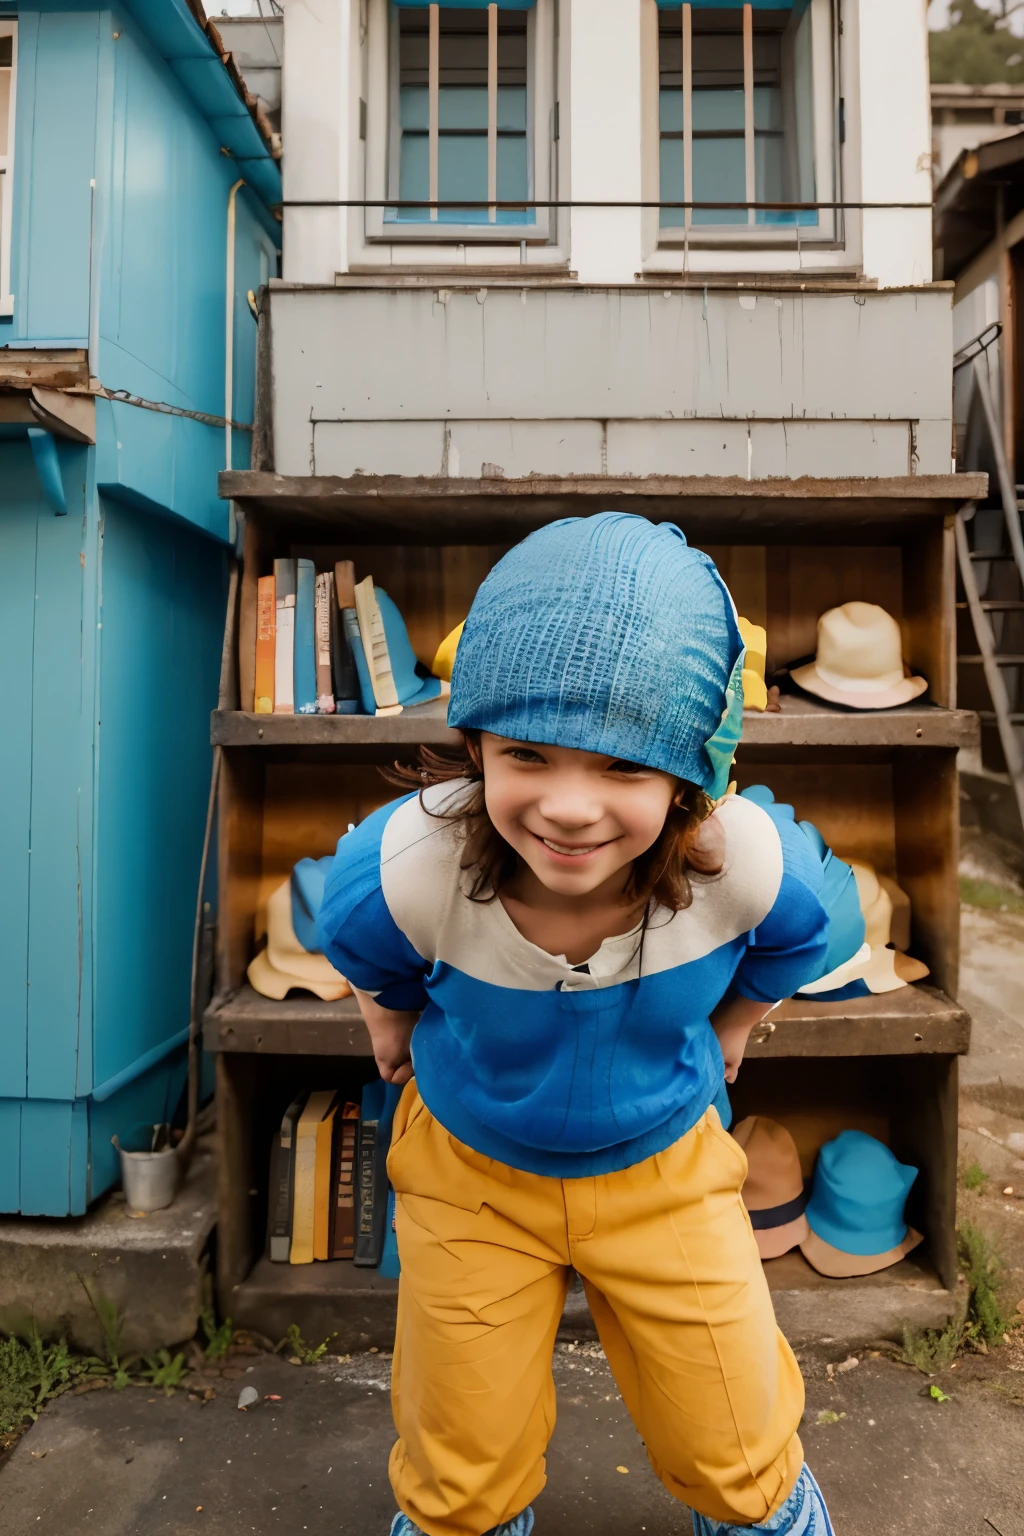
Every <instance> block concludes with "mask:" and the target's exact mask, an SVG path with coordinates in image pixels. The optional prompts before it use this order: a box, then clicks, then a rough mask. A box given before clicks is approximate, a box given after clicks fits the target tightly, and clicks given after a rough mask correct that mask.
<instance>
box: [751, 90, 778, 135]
mask: <svg viewBox="0 0 1024 1536" xmlns="http://www.w3.org/2000/svg"><path fill="white" fill-rule="evenodd" d="M754 128H755V129H770V130H772V131H773V132H775V133H781V132H782V91H781V90H780V89H779V87H778V86H777V85H755V87H754Z"/></svg>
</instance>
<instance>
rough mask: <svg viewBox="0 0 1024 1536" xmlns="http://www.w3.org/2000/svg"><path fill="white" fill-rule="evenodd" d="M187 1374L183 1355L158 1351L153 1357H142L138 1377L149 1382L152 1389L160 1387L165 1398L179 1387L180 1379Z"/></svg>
mask: <svg viewBox="0 0 1024 1536" xmlns="http://www.w3.org/2000/svg"><path fill="white" fill-rule="evenodd" d="M187 1374H188V1366H187V1365H186V1364H185V1356H184V1355H183V1354H177V1355H172V1354H171V1352H170V1350H169V1349H158V1350H157V1352H156V1354H155V1355H144V1356H143V1364H142V1366H141V1367H140V1369H139V1375H140V1376H141V1377H143V1379H144V1380H145V1381H151V1382H152V1383H153V1385H154V1387H162V1388H163V1390H164V1393H165V1395H166V1396H167V1397H170V1395H171V1393H172V1392H173V1391H174V1390H175V1388H176V1387H180V1386H181V1381H182V1377H183V1376H186V1375H187Z"/></svg>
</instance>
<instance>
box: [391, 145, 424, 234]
mask: <svg viewBox="0 0 1024 1536" xmlns="http://www.w3.org/2000/svg"><path fill="white" fill-rule="evenodd" d="M398 196H399V198H400V199H401V201H402V202H403V203H405V202H411V201H412V200H413V199H414V198H417V197H423V198H429V197H430V141H429V139H428V138H427V135H426V134H425V133H422V134H414V133H403V135H402V149H401V156H400V160H399V171H398ZM385 217H386V218H387V219H389V220H390V219H397V220H399V221H401V220H403V219H411V220H413V221H414V222H417V223H419V222H422V220H423V219H429V217H430V209H429V208H399V209H388V210H387V212H386V214H385Z"/></svg>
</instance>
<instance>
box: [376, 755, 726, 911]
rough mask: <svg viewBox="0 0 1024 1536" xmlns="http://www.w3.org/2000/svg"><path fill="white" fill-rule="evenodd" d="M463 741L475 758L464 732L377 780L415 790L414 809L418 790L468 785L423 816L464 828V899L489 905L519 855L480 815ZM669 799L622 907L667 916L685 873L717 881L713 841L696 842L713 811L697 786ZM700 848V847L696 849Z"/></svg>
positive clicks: (477, 775) (682, 895)
mask: <svg viewBox="0 0 1024 1536" xmlns="http://www.w3.org/2000/svg"><path fill="white" fill-rule="evenodd" d="M470 743H471V744H472V746H473V747H474V748H475V750H476V752H477V753H478V754H479V746H480V732H479V731H465V732H463V744H462V746H461V747H443V748H441V749H440V750H436V749H435V748H433V747H427V746H421V747H420V749H419V756H418V760H417V762H416V764H415V765H413V766H407V765H403V764H401V763H396V764H395V765H394V767H393V768H390V769H384V770H383V772H384V776H385V778H386V779H388V781H389V782H390V783H392V784H396V785H399V786H400V787H401V788H402V789H418V790H419V792H420V804H421V805H422V804H423V791H424V790H425V789H429V788H430V787H431V786H432V785H434V784H450V783H453V782H454V781H455V780H457V779H464V780H467V781H468V783H469V789H468V791H467V793H466V794H463V795H459V796H458V797H457V801H455V800H452V801H449V802H448V803H447V804H446V805H444V806H442V807H441V808H440V809H437V810H429V809H428V807H427V806H425V805H424V807H423V808H424V810H426V811H427V812H428V815H431V816H436V817H437V818H438V819H439V820H442V821H451V822H463V823H464V824H465V827H466V846H465V851H464V853H463V856H462V867H463V869H465V870H468V871H470V872H471V881H470V886H469V890H468V891H467V895H468V896H469V898H470V900H471V901H493V900H494V898H495V897H496V896H497V894H498V892H499V891H500V890H501V888H502V887H503V886H504V885H506V884H507V883H508V882H509V881H510V880H511V879H512V877H513V876H514V875H515V873H516V871H517V870H518V868H519V855H518V854H517V853H516V852H515V850H514V849H513V848H512V847H511V846H510V845H509V844H508V843H507V842H506V841H505V839H504V838H503V837H502V835H501V833H500V832H499V831H498V830H497V828H496V827H495V826H494V824H493V822H492V821H491V818H490V817H489V816H488V814H487V807H486V804H485V801H484V776H483V771H482V769H481V768H480V767H479V765H478V762H477V758H476V757H474V755H473V753H472V752H471V751H470ZM677 782H678V786H679V788H678V790H677V794H676V799H675V801H674V802H673V805H672V807H671V809H670V810H669V813H668V815H667V816H666V818H665V825H664V827H663V828H662V830H661V832H660V833H659V835H658V837H657V838H656V839H655V841H654V842H653V843H652V844H651V846H650V848H648V849H647V851H646V853H643V854H641V855H640V857H639V858H638V859H635V860H634V862H633V869H632V872H631V874H630V877H629V881H628V883H627V885H626V888H625V891H624V893H623V895H624V897H625V899H626V901H627V902H628V903H629V905H631V906H633V905H638V904H639V903H641V902H644V903H647V902H650V900H651V899H652V898H653V899H654V900H655V901H656V902H658V903H659V904H660V905H661V906H664V907H667V908H668V909H669V911H671V912H679V911H681V910H682V909H683V908H684V907H688V906H689V905H690V903H691V901H692V900H693V891H692V890H691V887H690V880H689V875H690V874H691V872H692V873H696V874H701V875H716V874H718V873H719V872H720V870H721V868H722V851H723V850H722V845H721V839H719V838H708V837H707V836H705V837H704V838H703V839H702V837H701V831H702V827H703V825H704V823H705V821H706V820H707V818H708V816H710V814H711V812H712V811H713V810H714V804H713V802H712V801H711V800H710V799H709V798H708V796H707V795H706V794H705V793H704V791H703V790H702V789H700V788H699V787H698V785H696V784H691V783H690V782H689V781H688V780H686V779H679V780H678V781H677ZM702 842H703V846H702Z"/></svg>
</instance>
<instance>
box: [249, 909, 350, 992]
mask: <svg viewBox="0 0 1024 1536" xmlns="http://www.w3.org/2000/svg"><path fill="white" fill-rule="evenodd" d="M246 974H247V975H248V977H249V983H250V985H251V986H252V987H253V988H254V989H255V990H256V991H257V992H259V993H261V994H262V995H263V996H264V997H272V998H275V999H276V1000H277V1001H278V1002H280V1001H281V1000H282V999H283V998H285V997H287V996H288V993H289V992H290V991H291V989H292V988H293V987H298V988H301V989H302V990H303V991H306V992H312V993H314V995H315V996H316V997H319V998H320V999H321V1001H322V1002H325V1003H327V1002H337V1000H338V999H339V998H342V997H348V996H349V994H350V993H351V991H352V988H351V987H350V986H349V984H348V982H347V981H346V980H345V978H344V976H343V975H342V974H341V972H340V971H336V970H335V969H334V966H333V965H332V964H331V962H330V961H329V960H328V959H327V956H326V955H322V954H319V953H318V952H316V951H313V950H308V949H304V948H303V946H302V945H301V944H300V943H299V940H298V939H297V937H296V935H295V925H294V922H293V920H292V882H291V880H290V879H288V880H285V881H284V882H283V883H282V884H281V885H279V886H278V888H277V890H276V891H275V892H274V893H273V895H272V896H271V897H270V899H269V901H268V902H267V947H266V949H261V950H260V952H259V954H258V955H257V956H256V957H255V958H254V959H253V960H252V961H251V962H250V965H249V969H248V971H247V973H246Z"/></svg>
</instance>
